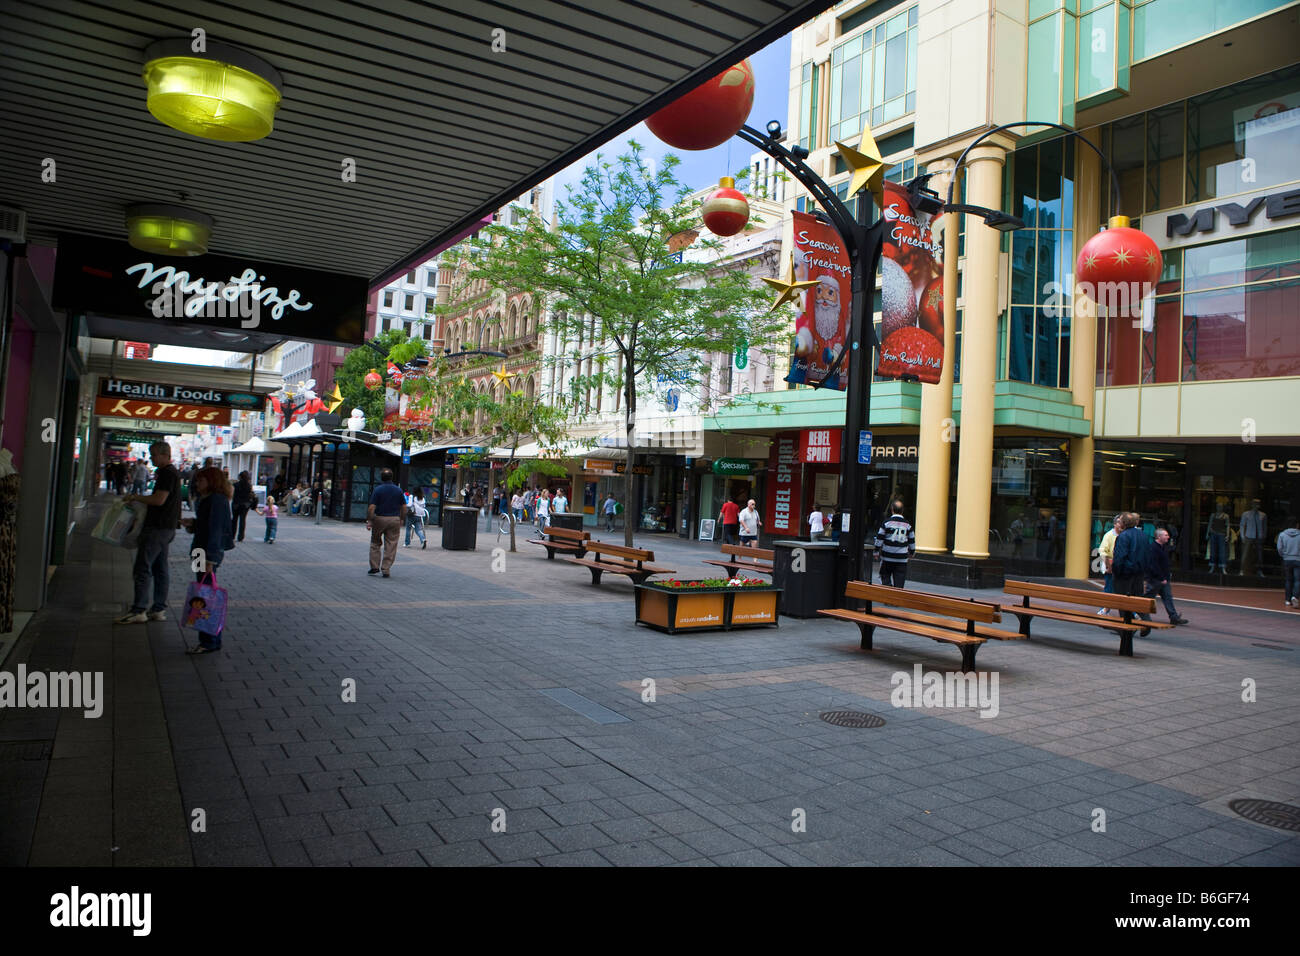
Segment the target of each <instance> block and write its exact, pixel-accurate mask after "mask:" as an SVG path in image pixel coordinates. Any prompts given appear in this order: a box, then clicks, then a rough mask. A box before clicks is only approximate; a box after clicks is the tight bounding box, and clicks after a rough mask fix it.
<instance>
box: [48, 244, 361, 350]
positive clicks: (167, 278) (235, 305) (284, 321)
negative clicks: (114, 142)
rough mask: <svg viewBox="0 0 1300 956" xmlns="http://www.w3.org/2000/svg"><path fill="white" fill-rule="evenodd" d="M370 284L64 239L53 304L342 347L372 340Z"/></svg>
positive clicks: (220, 259) (306, 271)
mask: <svg viewBox="0 0 1300 956" xmlns="http://www.w3.org/2000/svg"><path fill="white" fill-rule="evenodd" d="M367 297H368V288H367V281H366V279H364V278H362V277H359V276H341V275H338V274H336V273H332V272H317V271H315V270H312V269H299V268H295V267H293V266H285V265H279V264H277V263H270V262H259V261H256V260H253V259H247V258H235V257H231V256H219V255H214V254H208V255H202V256H192V257H188V258H184V259H180V258H172V257H169V256H159V255H154V254H151V253H147V252H140V251H139V250H137V249H133V248H132V247H131V246H130V245H128V244H127V243H125V242H119V241H116V240H111V239H95V238H91V237H88V236H63V237H61V238H60V239H59V257H58V260H57V263H56V265H55V270H54V295H53V304H54V307H55V308H57V309H64V310H67V311H69V312H93V313H97V314H99V315H110V316H120V317H122V318H125V319H134V320H145V321H151V322H162V323H165V324H169V325H186V324H193V325H195V326H202V327H205V328H215V329H223V330H228V331H254V332H262V333H267V334H271V335H282V336H284V337H285V338H291V339H299V340H305V341H315V342H329V343H333V344H339V345H361V344H362V343H363V342H364V339H365V324H366V300H367Z"/></svg>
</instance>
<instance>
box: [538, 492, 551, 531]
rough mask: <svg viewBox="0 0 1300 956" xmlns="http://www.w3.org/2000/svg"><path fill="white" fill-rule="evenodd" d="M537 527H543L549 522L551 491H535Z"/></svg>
mask: <svg viewBox="0 0 1300 956" xmlns="http://www.w3.org/2000/svg"><path fill="white" fill-rule="evenodd" d="M536 504H537V527H538V528H539V529H541V528H545V527H547V526H548V525H550V523H551V493H550V492H549V491H546V490H545V489H543V490H541V491H539V492H538V493H537V502H536Z"/></svg>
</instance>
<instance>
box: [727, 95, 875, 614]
mask: <svg viewBox="0 0 1300 956" xmlns="http://www.w3.org/2000/svg"><path fill="white" fill-rule="evenodd" d="M736 135H737V136H739V137H740V138H741V139H743V140H745V141H746V142H747V143H750V144H751V145H753V146H757V147H758V148H759V149H761V150H762V151H763V152H765V153H767V154H768V155H769V156H771V157H772V158H773V159H775V160H776V161H777V162H778V163H780V164H781V165H782V166H784V167H785V168H786V169H787V170H788V171H789V172H790V174H791V175H792V176H793V177H794V178H795V179H797V180H798V181H799V182H800V184H802V185H803V187H804V188H805V189H807V190H808V191H809V192H810V193H812V195H813V198H814V199H815V200H816V201H817V204H818V205H819V206H820V207H821V209H822V210H824V212H825V219H826V220H828V221H829V222H830V224H831V225H832V226H833V227H834V228H835V229H836V231H837V232H839V234H840V238H841V239H842V240H843V242H844V250H845V253H846V254H847V256H848V259H849V265H850V266H851V269H852V271H851V273H850V275H851V280H852V289H853V298H852V305H851V308H850V326H849V337H848V343H847V347H846V348H845V349H844V351H843V352H841V353H840V355H839V356H838V357H837V358H836V359H835V362H834V363H833V364H832V365H831V367H830V369H829V370H828V371H827V373H826V375H825V376H824V377H823V378H822V379H821V381H818V382H815V383H813V388H821V387H822V386H823V385H825V384H826V382H827V381H828V380H830V379H831V378H833V377H834V376H835V375H837V373H838V370H839V364H840V362H842V361H843V360H844V356H845V355H847V356H848V359H849V368H848V386H847V388H846V389H845V414H844V433H843V435H842V436H841V438H840V501H841V505H840V508H841V514H842V515H844V516H845V517H847V518H848V522H849V526H848V528H847V529H843V528H842V530H841V532H840V539H839V543H840V547H839V552H838V558H837V562H836V575H835V578H836V580H835V595H836V601H837V603H838V602H840V601H842V600H843V595H844V586H845V584H847V583H848V582H849V581H856V580H862V578H863V575H862V563H863V559H862V554H863V551H864V549H865V546H866V541H867V531H868V528H867V521H868V513H867V509H866V501H865V498H866V488H867V475H866V473H867V468H868V466H867V465H865V464H859V463H858V439H859V435H860V434H861V432H862V431H863V430H864V429H866V428H867V427H868V426H869V425H870V424H871V378H872V373H873V372H874V371H875V365H876V363H875V361H874V354H873V352H874V349H875V348H876V346H877V345H878V344H879V343H878V342H877V341H876V329H875V324H874V323H873V322H872V320H871V314H870V313H869V311H868V309H869V308H870V305H871V301H872V298H873V296H874V293H875V276H876V268H877V266H878V265H879V262H880V253H881V249H882V246H883V241H884V227H885V220H884V219H883V218H882V219H880V220H879V221H878V222H876V224H875V225H869V223H868V207H867V203H866V201H865V200H864V199H863V198H861V197H859V199H858V206H857V215H856V216H855V215H853V213H851V212H850V211H849V209H848V207H847V206H845V205H844V203H843V202H841V201H840V199H839V197H838V196H836V195H835V193H834V191H832V190H831V189H830V187H829V186H827V185H826V182H825V181H824V180H823V179H822V178H821V177H820V176H818V175H817V174H816V173H814V172H813V171H812V169H811V168H809V166H808V164H807V163H805V162H804V159H805V158H806V157H807V155H808V151H807V150H806V149H804V148H803V147H801V146H795V147H794V148H793V149H786V148H785V147H784V146H782V145H781V144H780V143H779V142H778V140H779V139H780V137H781V124H780V123H779V122H777V121H775V120H773V121H772V122H770V123H768V124H767V133H766V135H765V134H763V133H760V132H759V131H758V130H756V129H754V128H753V127H750V126H742V127H741V128H740V131H739V132H738V133H737V134H736ZM840 520H841V521H843V520H844V519H843V518H841V519H840Z"/></svg>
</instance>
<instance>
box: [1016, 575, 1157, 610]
mask: <svg viewBox="0 0 1300 956" xmlns="http://www.w3.org/2000/svg"><path fill="white" fill-rule="evenodd" d="M1002 590H1003V591H1005V592H1006V593H1007V594H1013V595H1015V596H1016V597H1027V598H1042V599H1043V600H1046V601H1058V602H1060V603H1062V604H1079V605H1082V606H1084V607H1092V608H1094V609H1096V608H1099V607H1108V608H1110V609H1111V610H1113V611H1133V612H1134V613H1139V612H1140V613H1144V614H1154V613H1155V610H1156V599H1155V598H1144V597H1134V596H1132V595H1127V594H1107V593H1106V592H1105V591H1093V590H1090V589H1085V588H1066V587H1061V586H1059V585H1055V584H1037V583H1035V582H1033V581H1015V580H1011V579H1008V580H1007V581H1006V582H1005V583H1004V584H1003V586H1002Z"/></svg>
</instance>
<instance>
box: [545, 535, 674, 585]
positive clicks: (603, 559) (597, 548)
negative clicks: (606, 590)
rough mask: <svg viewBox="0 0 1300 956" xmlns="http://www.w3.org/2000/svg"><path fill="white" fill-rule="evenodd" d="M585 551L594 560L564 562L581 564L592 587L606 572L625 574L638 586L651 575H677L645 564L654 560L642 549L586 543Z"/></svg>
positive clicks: (571, 559)
mask: <svg viewBox="0 0 1300 956" xmlns="http://www.w3.org/2000/svg"><path fill="white" fill-rule="evenodd" d="M587 551H588V553H590V554H594V555H596V559H595V560H591V559H589V558H566V560H567V561H568V562H569V563H570V564H581V565H582V566H583V567H585V568H588V569H590V571H591V583H592V585H593V586H595V585H597V584H600V576H601V575H602V574H604V573H605V572H606V571H608V572H610V573H611V574H625V575H627V576H628V577H629V578H630V579H631V580H632V581H633V582H635V583H636V584H640V583H641V582H643V581H644V580H645V579H646V578H648V577H650V575H652V574H676V573H677V572H676V571H674V570H673V569H672V568H661V567H659V566H658V565H654V564H649V563H647V562H650V561H653V560H654V559H655V553H654V552H653V551H646V550H644V549H642V548H625V547H623V545H621V544H605V543H604V542H602V541H588V542H587Z"/></svg>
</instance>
